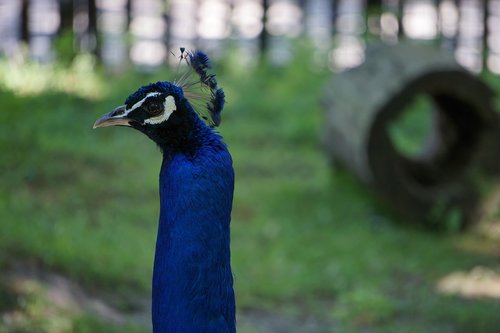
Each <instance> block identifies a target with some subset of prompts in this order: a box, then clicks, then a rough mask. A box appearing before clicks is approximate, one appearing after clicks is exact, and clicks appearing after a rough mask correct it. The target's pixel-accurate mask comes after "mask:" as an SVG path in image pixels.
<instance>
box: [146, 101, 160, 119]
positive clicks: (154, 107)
mask: <svg viewBox="0 0 500 333" xmlns="http://www.w3.org/2000/svg"><path fill="white" fill-rule="evenodd" d="M145 109H146V111H147V112H148V113H149V114H150V115H151V116H157V115H159V114H160V113H162V111H163V109H162V106H161V104H160V103H156V102H152V103H149V104H148V105H146V107H145Z"/></svg>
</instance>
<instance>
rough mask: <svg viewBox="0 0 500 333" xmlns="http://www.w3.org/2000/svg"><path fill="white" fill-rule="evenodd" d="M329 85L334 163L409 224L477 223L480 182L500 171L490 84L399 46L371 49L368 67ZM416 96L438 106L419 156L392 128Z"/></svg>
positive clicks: (328, 142) (328, 131)
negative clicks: (400, 144) (402, 148)
mask: <svg viewBox="0 0 500 333" xmlns="http://www.w3.org/2000/svg"><path fill="white" fill-rule="evenodd" d="M327 88H328V89H327V91H326V94H325V106H326V109H327V114H326V122H325V126H326V128H325V132H324V139H325V140H324V141H325V146H326V148H327V152H328V154H329V156H330V157H331V158H332V160H333V161H335V162H338V163H337V164H341V165H343V166H344V167H346V168H347V169H348V170H350V171H352V172H353V173H354V174H355V175H356V176H357V177H358V178H359V179H361V180H362V181H363V182H364V183H366V184H368V185H370V186H371V187H372V188H373V189H374V190H375V191H376V192H377V193H380V194H382V195H383V197H385V199H386V201H388V202H389V203H390V204H391V205H392V207H394V208H396V210H397V211H399V212H401V213H404V214H405V216H406V217H407V219H408V220H411V221H417V222H418V223H424V224H427V225H432V226H438V227H443V226H444V227H449V225H447V224H450V223H452V224H455V225H456V224H458V225H459V226H460V227H463V226H465V225H466V224H468V223H470V222H472V221H473V220H474V219H475V216H476V215H475V213H476V209H475V208H476V204H477V203H478V198H479V195H480V192H481V185H480V183H481V181H478V180H479V179H482V177H483V175H487V174H493V173H495V172H497V171H498V170H499V167H500V163H499V160H500V157H499V156H500V155H499V146H500V117H499V114H498V113H497V112H496V111H495V107H494V97H495V95H494V93H493V91H492V90H491V89H490V88H489V87H488V86H487V85H486V84H484V83H483V82H482V81H481V80H480V79H479V78H477V77H476V76H474V75H472V74H470V73H469V72H467V71H466V70H464V69H463V68H461V67H460V66H459V65H458V64H457V63H456V62H455V60H454V58H453V56H452V55H451V54H448V53H445V52H443V51H440V50H438V49H436V48H435V47H432V46H423V45H411V44H404V43H402V44H398V45H396V46H381V45H379V46H376V47H372V48H371V49H368V50H367V55H366V61H365V63H363V64H362V65H361V66H359V67H357V68H355V69H352V70H349V71H346V72H343V73H340V74H337V75H335V77H334V79H333V80H332V82H331V83H330V84H329V85H328V87H327ZM417 96H427V97H429V98H430V99H431V100H432V101H433V104H434V105H433V109H432V110H431V112H432V125H431V126H430V128H429V133H427V140H426V143H425V145H424V146H423V147H422V152H421V153H420V154H418V155H417V156H406V155H405V154H403V153H401V152H399V151H398V149H397V148H396V147H395V145H394V142H393V141H392V140H391V137H390V135H389V126H390V125H391V124H393V122H394V120H395V119H396V118H397V117H398V116H400V115H401V114H402V113H404V112H406V110H405V109H406V108H407V107H408V106H409V105H410V104H411V103H412V102H413V101H414V99H415V98H416V97H417ZM408 217H409V218H408Z"/></svg>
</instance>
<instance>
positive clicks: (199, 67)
mask: <svg viewBox="0 0 500 333" xmlns="http://www.w3.org/2000/svg"><path fill="white" fill-rule="evenodd" d="M181 51H182V50H181ZM182 59H185V60H186V63H187V64H188V66H189V70H188V72H187V73H184V74H183V75H182V76H181V77H180V79H179V80H177V81H176V83H175V84H177V85H179V86H181V87H182V89H183V90H184V96H185V97H186V98H187V99H188V100H189V102H190V103H191V104H192V106H193V108H194V110H195V111H196V112H197V113H198V114H199V116H200V117H201V118H202V119H204V120H205V121H206V122H207V123H208V125H209V126H210V127H215V126H219V125H220V122H221V116H220V114H221V112H222V109H223V108H224V103H225V96H224V91H223V90H222V88H219V87H218V84H217V80H216V78H215V74H210V73H209V70H210V69H211V68H212V65H211V63H210V59H209V58H208V56H207V55H206V54H205V53H203V52H202V51H200V50H195V51H192V52H186V55H184V52H183V54H182V55H181V60H182ZM193 74H196V76H197V77H198V78H196V79H194V80H193V79H191V77H192V76H193Z"/></svg>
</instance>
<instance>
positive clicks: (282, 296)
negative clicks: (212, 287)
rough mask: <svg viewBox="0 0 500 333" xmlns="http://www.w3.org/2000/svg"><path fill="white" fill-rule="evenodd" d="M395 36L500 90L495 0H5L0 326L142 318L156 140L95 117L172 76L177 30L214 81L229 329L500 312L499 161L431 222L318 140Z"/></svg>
mask: <svg viewBox="0 0 500 333" xmlns="http://www.w3.org/2000/svg"><path fill="white" fill-rule="evenodd" d="M403 42H405V43H412V44H419V45H425V46H426V47H430V48H432V49H435V50H440V51H441V52H444V53H448V54H451V55H452V57H453V58H454V59H455V60H456V61H457V62H458V63H459V64H460V65H461V66H463V67H464V68H465V70H466V71H467V72H468V73H470V75H472V76H473V77H477V78H478V79H479V80H481V81H482V82H485V83H486V84H487V85H488V86H489V87H490V88H491V89H492V90H493V91H494V92H495V93H498V92H499V91H500V76H499V75H500V0H490V1H486V0H485V1H480V0H406V1H404V0H378V1H368V0H336V1H333V0H332V1H330V0H170V1H168V0H166V1H165V0H0V53H1V58H0V152H1V154H0V332H1V333H4V332H9V333H11V332H30V333H31V332H41V333H66V332H150V330H151V329H150V319H149V318H150V315H149V312H150V310H149V303H150V280H151V273H152V262H153V253H154V242H155V237H156V227H157V217H158V213H159V207H158V206H159V205H158V189H157V186H158V185H157V183H158V170H159V168H160V162H161V158H160V153H159V151H158V149H157V148H156V147H155V146H154V144H152V143H151V142H150V141H149V140H148V139H147V138H146V137H145V136H143V135H141V134H139V133H137V132H134V131H131V130H128V129H123V128H112V129H109V130H102V131H101V130H99V131H93V130H92V124H93V123H94V121H95V119H97V117H99V116H100V115H102V114H103V113H105V112H108V111H109V110H111V109H112V108H113V107H115V106H117V105H121V104H123V101H124V100H125V98H126V97H127V96H128V95H129V94H130V93H132V92H133V91H135V90H136V89H137V88H138V87H140V86H141V85H144V84H146V83H149V82H155V81H158V80H162V81H172V80H173V79H175V78H176V77H178V76H179V75H180V74H179V69H178V62H179V56H180V51H179V47H186V48H187V49H188V50H189V49H193V48H200V49H203V50H204V51H205V52H206V53H208V54H209V56H210V57H211V58H212V59H213V60H214V65H215V70H214V72H215V73H217V78H218V80H219V82H220V85H221V86H222V87H223V88H224V89H225V92H226V96H227V104H226V108H225V110H224V112H223V116H222V117H223V122H222V126H221V128H220V129H219V130H220V132H221V133H222V135H223V136H224V138H225V141H226V142H227V143H228V145H229V147H230V150H231V152H232V155H233V158H234V166H235V171H236V177H237V180H236V181H237V183H236V190H235V198H234V209H233V214H232V264H233V271H234V275H235V289H236V294H237V306H238V329H239V332H242V333H257V332H262V333H275V332H280V333H281V332H286V333H294V332H300V333H303V332H304V333H320V332H321V333H322V332H380V333H381V332H384V333H386V332H410V333H411V332H426V333H432V332H436V333H437V332H439V333H447V332H463V333H466V332H467V333H470V332H474V333H476V332H488V333H494V332H499V327H500V316H499V313H500V263H499V259H500V209H499V202H500V186H499V185H498V181H497V180H498V179H496V180H495V178H494V177H490V178H485V179H483V180H482V181H481V191H480V196H479V200H478V204H477V207H476V214H474V218H473V221H471V222H470V226H469V227H468V228H467V229H466V230H462V227H461V226H457V224H456V223H455V222H456V220H457V219H456V214H455V215H453V214H451V215H446V216H445V217H443V221H438V222H439V223H441V222H442V224H443V225H444V226H445V227H444V228H440V230H439V232H436V231H435V230H432V229H429V228H426V227H423V226H422V224H420V223H419V221H418V219H417V221H415V218H414V217H412V216H411V214H409V215H408V214H407V215H405V214H396V213H395V212H394V209H393V208H391V203H390V202H388V201H387V200H383V199H381V198H380V195H379V193H378V192H377V189H376V188H373V187H368V186H366V185H365V183H364V182H363V181H362V180H361V181H360V180H359V179H358V177H356V176H355V173H353V172H352V170H349V168H345V167H342V166H341V165H338V164H337V163H333V164H332V163H331V156H329V155H330V154H329V153H328V152H327V150H326V149H325V147H324V137H325V133H324V132H325V128H324V123H325V117H326V114H327V113H328V112H331V110H329V109H328V107H327V106H326V105H325V102H324V101H325V96H326V97H327V96H328V95H329V91H330V89H331V83H330V82H331V80H335V79H339V78H340V79H341V78H343V77H344V76H343V75H344V73H348V71H349V70H350V69H351V68H356V67H357V66H360V65H361V66H362V64H363V63H365V61H367V60H368V57H370V53H369V49H370V45H371V44H377V45H378V46H377V47H378V48H388V47H394V46H395V45H396V46H397V45H398V44H399V43H403ZM384 61H385V63H384ZM408 61H409V62H411V59H408ZM379 62H380V63H381V66H382V67H383V66H385V65H388V66H389V65H390V59H387V60H384V59H381V60H379ZM382 67H381V68H382ZM375 74H376V72H375ZM375 74H373V73H370V72H366V74H364V75H366V76H367V77H369V76H371V75H375ZM389 79H390V78H389ZM450 84H453V82H450ZM373 89H374V90H375V92H376V90H377V87H374V88H373ZM365 94H366V92H359V99H358V100H360V101H361V103H362V101H363V97H364V95H365ZM388 98H390V96H388ZM337 103H340V104H342V103H343V100H340V101H337ZM346 103H347V102H346ZM494 103H495V104H494V108H495V109H497V110H498V107H499V106H500V103H498V100H497V99H495V100H494ZM428 109H429V105H428V103H426V102H425V101H424V102H422V101H417V102H415V103H413V104H411V105H410V106H408V114H409V116H408V117H407V119H406V120H403V121H402V122H400V123H399V125H398V126H400V127H398V128H397V129H396V130H395V132H397V133H396V134H395V136H396V139H395V140H397V141H398V142H399V143H398V142H396V144H397V145H402V148H401V149H403V150H406V151H412V149H413V150H414V147H416V146H417V148H418V147H419V145H420V142H421V140H422V137H425V136H426V135H427V134H428V132H429V126H430V125H429V121H428ZM354 133H356V132H354ZM398 133H399V134H398ZM398 137H402V138H400V139H398ZM495 147H498V144H496V146H495ZM492 155H495V156H498V148H497V149H496V151H495V150H492ZM497 159H498V158H497ZM440 218H441V217H440ZM409 221H412V223H409ZM415 222H417V223H415Z"/></svg>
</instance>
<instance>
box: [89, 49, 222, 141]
mask: <svg viewBox="0 0 500 333" xmlns="http://www.w3.org/2000/svg"><path fill="white" fill-rule="evenodd" d="M181 52H182V55H181V61H182V60H185V62H186V63H187V64H188V70H187V72H186V73H184V75H182V76H181V78H180V79H179V80H177V81H174V82H173V83H171V82H156V83H151V84H149V85H147V86H143V87H141V88H139V89H138V90H137V91H136V92H134V93H133V94H131V95H130V96H128V98H127V99H126V100H125V104H124V105H121V106H119V107H117V108H116V109H114V110H112V111H111V112H109V113H107V114H105V115H104V116H102V117H101V118H99V119H98V120H97V121H96V122H95V123H94V128H97V127H107V126H127V127H132V128H135V129H137V130H139V131H141V132H143V133H144V134H146V135H147V136H149V137H150V138H151V139H152V140H153V141H155V142H156V143H158V144H160V145H161V144H162V141H163V140H165V139H166V138H165V137H168V136H171V135H172V133H175V132H179V131H181V130H182V129H187V128H189V125H191V124H190V122H191V123H192V122H193V119H195V118H197V117H199V118H201V119H202V120H203V121H204V122H205V123H206V125H208V126H210V127H215V126H218V125H219V124H220V113H221V111H222V109H223V107H224V92H223V90H222V89H221V88H219V87H218V86H217V81H216V79H215V75H213V74H208V70H209V69H210V68H211V66H210V62H209V59H208V57H207V55H205V54H204V53H203V52H201V51H194V52H186V53H184V50H183V49H181ZM193 76H194V77H195V78H193ZM193 117H195V118H193Z"/></svg>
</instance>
